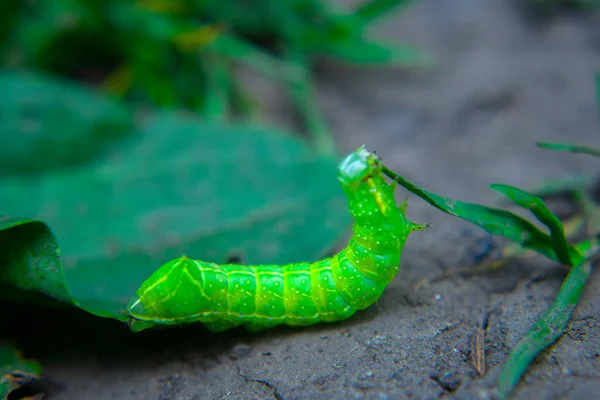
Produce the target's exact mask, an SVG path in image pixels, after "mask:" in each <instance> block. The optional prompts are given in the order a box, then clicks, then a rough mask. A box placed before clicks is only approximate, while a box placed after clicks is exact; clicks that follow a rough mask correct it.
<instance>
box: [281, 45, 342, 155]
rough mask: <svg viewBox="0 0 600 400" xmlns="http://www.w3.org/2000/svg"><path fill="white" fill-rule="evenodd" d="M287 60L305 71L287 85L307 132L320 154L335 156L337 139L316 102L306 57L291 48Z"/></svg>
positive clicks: (288, 50) (287, 53) (287, 51)
mask: <svg viewBox="0 0 600 400" xmlns="http://www.w3.org/2000/svg"><path fill="white" fill-rule="evenodd" d="M286 60H287V61H288V62H289V63H290V64H295V65H297V66H298V67H299V68H302V69H304V74H303V75H302V78H301V79H297V80H295V81H288V82H287V84H288V88H289V91H290V94H291V97H292V99H293V101H294V103H295V104H296V107H297V108H298V109H299V110H300V114H301V115H302V118H303V121H304V123H305V124H306V130H307V131H308V133H309V134H310V135H311V136H312V138H313V143H314V145H315V148H316V149H317V151H318V152H319V153H320V154H335V152H336V146H335V139H334V138H333V134H332V133H331V131H330V130H329V127H328V126H327V123H326V121H325V118H324V117H323V115H322V114H321V112H320V111H319V106H318V105H317V103H316V101H315V98H314V90H313V84H312V81H311V79H310V73H309V71H308V66H307V60H306V57H305V56H304V54H303V53H300V52H298V51H295V50H294V49H291V48H290V49H287V50H286Z"/></svg>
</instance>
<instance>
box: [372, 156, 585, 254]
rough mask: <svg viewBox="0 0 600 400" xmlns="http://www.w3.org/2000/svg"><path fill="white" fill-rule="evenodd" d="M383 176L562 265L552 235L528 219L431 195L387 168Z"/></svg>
mask: <svg viewBox="0 0 600 400" xmlns="http://www.w3.org/2000/svg"><path fill="white" fill-rule="evenodd" d="M383 172H384V173H385V174H386V175H387V176H389V177H390V178H391V179H393V180H395V181H396V182H398V183H399V184H400V185H402V186H403V187H404V188H406V189H407V190H408V191H410V192H411V193H413V194H415V195H417V196H418V197H420V198H422V199H423V200H425V201H426V202H428V203H429V204H431V205H432V206H434V207H435V208H437V209H438V210H441V211H443V212H445V213H447V214H450V215H454V216H455V217H458V218H461V219H464V220H466V221H469V222H471V223H473V224H475V225H477V226H479V227H480V228H482V229H484V230H485V231H486V232H488V233H491V234H492V235H498V236H504V237H505V238H507V239H509V240H511V241H513V242H516V243H518V244H520V245H521V246H523V247H525V248H527V249H530V250H534V251H536V252H538V253H540V254H543V255H544V256H546V257H549V258H551V259H553V260H555V261H558V262H562V261H561V259H560V258H559V257H558V255H557V254H556V252H555V250H554V240H553V239H552V238H551V237H550V235H548V234H546V233H544V232H542V231H541V230H539V229H538V228H537V227H536V226H535V225H534V224H532V223H531V222H529V221H527V220H526V219H524V218H522V217H520V216H518V215H515V214H513V213H511V212H509V211H506V210H501V209H496V208H491V207H486V206H482V205H479V204H473V203H466V202H462V201H459V200H451V199H447V198H445V197H442V196H439V195H437V194H435V193H431V192H428V191H427V190H425V189H423V188H421V187H419V186H417V185H415V184H414V183H412V182H410V181H408V180H407V179H405V178H403V177H402V176H400V175H398V174H396V173H395V172H393V171H391V170H389V169H388V168H387V167H385V166H384V168H383ZM568 252H569V255H570V257H571V259H572V260H579V259H580V258H581V255H580V254H579V252H578V251H577V250H576V249H575V248H573V247H572V246H568Z"/></svg>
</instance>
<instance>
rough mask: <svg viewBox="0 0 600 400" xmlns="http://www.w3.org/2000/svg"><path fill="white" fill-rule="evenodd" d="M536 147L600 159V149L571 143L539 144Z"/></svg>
mask: <svg viewBox="0 0 600 400" xmlns="http://www.w3.org/2000/svg"><path fill="white" fill-rule="evenodd" d="M536 145H537V146H538V147H540V148H542V149H550V150H556V151H568V152H570V153H584V154H589V155H591V156H594V157H600V149H595V148H593V147H589V146H583V145H577V144H570V143H548V142H537V143H536Z"/></svg>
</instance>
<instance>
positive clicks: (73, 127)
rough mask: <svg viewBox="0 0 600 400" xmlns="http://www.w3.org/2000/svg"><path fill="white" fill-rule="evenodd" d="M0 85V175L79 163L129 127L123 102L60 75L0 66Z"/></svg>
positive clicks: (109, 143) (129, 115)
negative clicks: (15, 70)
mask: <svg viewBox="0 0 600 400" xmlns="http://www.w3.org/2000/svg"><path fill="white" fill-rule="evenodd" d="M0 87H1V88H2V90H0V176H2V175H10V174H21V173H39V172H43V171H44V170H47V169H50V168H56V167H61V166H73V165H75V164H80V163H82V162H84V161H87V160H88V159H90V158H92V157H96V156H99V155H101V154H102V153H104V152H106V151H107V149H108V148H109V147H110V146H113V145H114V144H115V143H116V142H117V141H118V140H121V139H122V138H123V137H125V136H126V135H127V134H128V133H129V132H131V129H132V127H133V120H132V115H131V113H130V112H129V110H127V108H125V106H123V105H122V104H121V103H119V102H117V101H116V100H112V99H110V98H108V97H106V96H104V95H100V94H98V93H96V92H94V91H92V90H91V89H89V88H87V87H85V86H83V85H79V84H75V83H73V82H70V81H67V80H64V79H58V78H54V77H51V76H48V75H44V74H39V73H27V72H9V71H4V72H1V73H0Z"/></svg>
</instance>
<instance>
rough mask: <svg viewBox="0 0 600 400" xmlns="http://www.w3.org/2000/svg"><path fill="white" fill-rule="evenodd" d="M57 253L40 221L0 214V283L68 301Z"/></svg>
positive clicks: (50, 232)
mask: <svg viewBox="0 0 600 400" xmlns="http://www.w3.org/2000/svg"><path fill="white" fill-rule="evenodd" d="M59 253H60V252H59V248H58V244H57V242H56V239H55V237H54V235H53V234H52V231H51V230H50V228H49V227H48V226H47V225H46V224H44V223H43V222H40V221H34V220H31V219H28V218H14V217H7V216H1V215H0V282H4V283H10V284H11V285H12V286H13V287H16V288H18V289H21V290H26V291H37V292H40V293H43V294H45V295H46V296H50V297H52V298H54V299H56V300H60V301H66V302H70V301H71V299H70V297H69V295H68V293H67V290H66V288H65V285H64V279H63V276H62V269H61V265H60V256H59ZM3 294H4V293H3Z"/></svg>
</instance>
